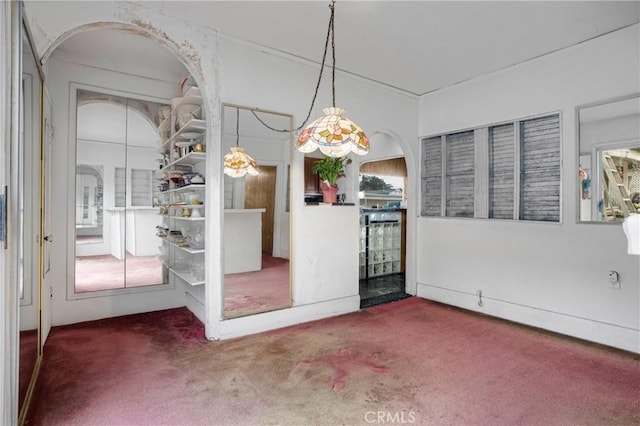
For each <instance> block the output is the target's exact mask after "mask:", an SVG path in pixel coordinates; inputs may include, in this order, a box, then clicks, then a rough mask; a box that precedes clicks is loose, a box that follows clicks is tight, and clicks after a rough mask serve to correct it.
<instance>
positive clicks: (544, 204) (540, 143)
mask: <svg viewBox="0 0 640 426" xmlns="http://www.w3.org/2000/svg"><path fill="white" fill-rule="evenodd" d="M520 138H521V153H520V219H523V220H540V221H552V222H559V221H560V117H559V116H558V115H551V116H547V117H541V118H535V119H531V120H525V121H522V122H521V123H520Z"/></svg>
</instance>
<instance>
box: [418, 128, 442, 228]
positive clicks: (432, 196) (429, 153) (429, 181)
mask: <svg viewBox="0 0 640 426" xmlns="http://www.w3.org/2000/svg"><path fill="white" fill-rule="evenodd" d="M441 205H442V138H441V137H440V136H436V137H432V138H425V139H423V140H422V215H423V216H440V215H441Z"/></svg>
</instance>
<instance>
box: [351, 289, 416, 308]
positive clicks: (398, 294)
mask: <svg viewBox="0 0 640 426" xmlns="http://www.w3.org/2000/svg"><path fill="white" fill-rule="evenodd" d="M410 296H411V295H410V294H407V293H405V292H404V291H394V292H393V293H387V294H381V295H379V296H373V297H368V298H366V299H361V300H360V309H364V308H370V307H372V306H376V305H382V304H383V303H389V302H395V301H396V300H402V299H406V298H407V297H410Z"/></svg>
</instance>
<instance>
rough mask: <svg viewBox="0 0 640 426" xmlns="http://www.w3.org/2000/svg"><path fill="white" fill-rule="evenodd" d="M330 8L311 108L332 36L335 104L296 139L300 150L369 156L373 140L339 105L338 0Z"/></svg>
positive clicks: (330, 154)
mask: <svg viewBox="0 0 640 426" xmlns="http://www.w3.org/2000/svg"><path fill="white" fill-rule="evenodd" d="M329 9H331V17H330V18H329V29H328V31H327V40H326V42H325V47H324V56H323V57H322V64H321V65H320V78H319V79H318V85H317V86H316V93H315V95H314V97H313V101H312V103H311V107H312V108H313V102H314V101H315V98H316V95H317V94H318V87H319V86H320V80H321V79H322V72H323V70H324V62H325V59H326V57H327V46H328V44H329V37H331V53H332V58H333V64H332V67H331V70H332V74H331V87H332V92H333V107H332V108H324V109H323V110H322V111H323V112H324V116H323V117H320V118H319V119H317V120H315V121H314V122H313V123H311V124H310V125H308V126H307V127H306V128H305V129H304V130H303V131H302V133H300V136H299V137H298V140H297V141H296V149H298V151H300V152H304V153H308V152H312V151H315V150H316V149H320V151H322V153H323V154H324V155H326V156H329V157H344V156H345V155H347V154H349V153H350V152H353V153H355V154H358V155H365V154H366V153H368V152H369V139H368V138H367V136H366V135H365V134H364V132H363V131H362V129H361V128H360V127H359V126H358V125H357V124H355V123H354V122H353V121H351V120H349V119H348V118H346V117H345V116H344V109H342V108H336V84H335V76H336V49H335V41H334V15H335V0H333V1H332V2H331V4H330V5H329ZM307 118H308V116H307Z"/></svg>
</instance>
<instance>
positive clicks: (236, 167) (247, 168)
mask: <svg viewBox="0 0 640 426" xmlns="http://www.w3.org/2000/svg"><path fill="white" fill-rule="evenodd" d="M224 173H225V174H226V175H228V176H231V177H232V178H239V177H242V176H245V175H246V174H249V175H251V176H257V175H258V173H259V172H258V165H257V164H256V160H254V159H253V158H251V156H249V155H248V154H247V153H245V152H244V148H242V147H240V108H236V146H232V147H231V152H229V153H228V154H227V155H225V156H224Z"/></svg>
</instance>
